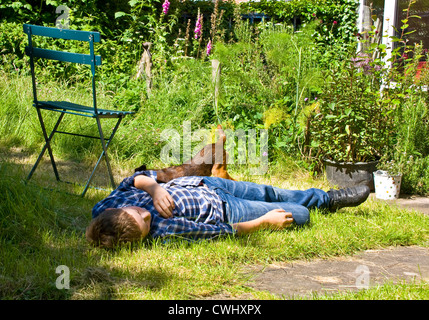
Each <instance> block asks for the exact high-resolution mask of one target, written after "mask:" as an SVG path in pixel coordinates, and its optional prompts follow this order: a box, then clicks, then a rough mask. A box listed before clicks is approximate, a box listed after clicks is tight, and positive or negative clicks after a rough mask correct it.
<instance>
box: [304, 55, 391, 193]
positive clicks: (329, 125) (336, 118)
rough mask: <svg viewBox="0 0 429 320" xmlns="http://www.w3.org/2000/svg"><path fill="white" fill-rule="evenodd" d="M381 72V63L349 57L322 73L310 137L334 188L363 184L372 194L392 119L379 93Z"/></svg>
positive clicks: (363, 56)
mask: <svg viewBox="0 0 429 320" xmlns="http://www.w3.org/2000/svg"><path fill="white" fill-rule="evenodd" d="M382 73H383V66H382V65H381V60H378V61H377V60H375V59H372V56H371V55H366V54H354V55H351V56H350V58H348V59H344V60H343V61H342V62H340V63H338V64H336V65H334V67H332V68H330V69H329V70H328V71H327V72H326V74H325V83H324V85H323V88H322V94H321V95H320V99H319V101H320V104H319V107H318V110H316V112H315V114H314V116H313V119H312V123H311V137H312V146H313V147H317V148H318V150H319V152H318V155H319V158H320V159H321V160H322V161H323V162H324V164H325V170H326V176H327V179H328V181H330V182H331V183H332V184H334V185H337V186H339V187H348V186H353V185H358V184H366V185H368V186H369V187H370V188H371V189H372V190H374V186H373V172H374V171H375V170H376V166H377V163H378V159H379V158H380V157H381V155H382V154H383V149H384V148H385V146H386V145H388V140H389V139H390V128H391V126H390V123H391V121H392V119H391V116H390V113H389V108H390V107H389V106H388V105H386V104H385V103H384V102H383V99H382V96H381V94H380V86H381V84H382V83H381V79H382Z"/></svg>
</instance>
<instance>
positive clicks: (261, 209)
mask: <svg viewBox="0 0 429 320" xmlns="http://www.w3.org/2000/svg"><path fill="white" fill-rule="evenodd" d="M204 183H205V184H206V185H207V187H209V188H210V189H212V190H214V191H215V192H216V193H217V194H218V195H219V196H220V197H221V199H222V200H223V201H224V203H225V215H226V218H227V220H228V221H227V222H228V223H231V224H232V223H237V222H245V221H250V220H254V219H256V218H258V217H260V216H263V215H264V214H266V213H267V212H268V211H271V210H273V209H283V210H285V211H287V212H291V213H292V217H293V219H294V222H295V223H296V224H298V225H302V224H305V223H307V222H309V221H310V212H309V209H311V208H327V207H328V206H329V196H328V194H327V193H326V192H325V191H323V190H321V189H315V188H312V189H308V190H304V191H301V190H286V189H281V188H277V187H272V186H269V185H263V184H257V183H253V182H246V181H233V180H227V179H222V178H217V177H204Z"/></svg>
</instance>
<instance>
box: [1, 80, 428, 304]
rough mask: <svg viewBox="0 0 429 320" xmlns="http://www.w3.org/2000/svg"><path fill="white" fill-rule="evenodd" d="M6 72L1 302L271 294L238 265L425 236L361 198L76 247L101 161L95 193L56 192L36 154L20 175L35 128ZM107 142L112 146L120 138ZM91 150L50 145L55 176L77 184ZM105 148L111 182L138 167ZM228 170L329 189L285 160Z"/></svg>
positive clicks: (417, 290) (420, 221) (393, 289)
mask: <svg viewBox="0 0 429 320" xmlns="http://www.w3.org/2000/svg"><path fill="white" fill-rule="evenodd" d="M5 81H8V82H3V84H4V85H2V86H0V90H1V92H0V93H1V96H0V102H1V105H2V109H1V110H0V111H1V119H2V120H1V121H2V125H3V126H2V129H1V130H2V131H1V132H2V136H1V139H0V177H1V179H0V247H1V250H0V297H1V298H2V299H18V300H23V299H30V300H31V299H65V300H66V299H156V300H161V299H206V298H213V297H224V296H232V297H238V298H240V297H245V298H247V299H279V297H277V296H274V295H272V294H270V293H267V292H264V291H257V290H255V289H252V288H250V287H249V286H247V285H246V283H247V281H248V280H249V274H248V273H246V272H245V270H246V269H247V267H250V266H254V265H255V264H259V265H267V264H270V263H276V262H288V261H294V260H296V259H308V260H311V259H314V258H321V257H322V258H329V257H335V256H347V255H351V254H353V253H356V252H359V251H362V250H366V249H379V248H383V247H389V246H409V245H419V246H426V247H427V246H428V245H429V232H428V231H429V219H428V217H427V216H424V215H422V214H417V213H413V212H409V211H407V210H401V209H399V208H396V207H392V206H389V205H386V204H384V203H380V202H377V201H374V200H369V201H367V202H366V203H365V204H363V205H361V206H360V207H358V208H351V209H344V210H341V211H340V212H338V213H332V214H326V213H325V212H322V211H317V210H314V211H312V215H311V223H310V224H309V225H306V226H304V227H301V228H291V229H287V230H283V231H278V232H273V231H261V232H258V233H255V234H252V235H249V236H246V237H225V238H220V239H217V240H215V241H200V242H185V241H181V240H173V241H170V242H162V241H159V240H145V241H142V242H141V243H138V244H135V245H132V246H124V247H121V248H117V249H116V250H112V251H107V250H103V249H96V248H92V247H90V246H89V245H88V244H87V242H86V240H85V237H84V232H85V228H86V226H87V225H88V223H89V221H90V219H91V209H92V207H93V206H94V205H95V203H97V202H98V201H99V200H101V199H103V198H104V197H105V196H107V194H108V193H109V190H108V181H107V179H106V178H107V177H106V175H105V174H104V172H103V171H102V170H103V169H104V168H100V169H99V171H98V175H97V180H96V181H95V183H96V184H97V185H98V186H101V187H103V188H106V190H97V189H90V190H89V191H88V193H87V195H86V196H85V198H80V197H78V196H75V195H71V194H70V193H67V192H72V193H75V194H78V193H79V191H78V190H79V188H78V187H76V186H73V185H68V184H62V183H55V182H54V181H55V180H54V177H53V173H52V169H51V168H50V164H49V161H47V160H46V161H43V162H42V163H41V166H40V168H38V170H37V171H36V174H35V176H34V177H33V179H32V180H31V182H30V183H25V177H26V175H27V174H28V172H29V170H30V168H31V165H32V163H34V161H35V157H36V155H37V152H38V150H40V145H41V140H40V139H39V138H37V136H36V132H37V123H36V121H37V120H36V117H35V114H34V112H33V111H34V110H32V109H31V91H30V89H29V86H28V78H27V79H22V80H18V79H10V78H6V77H5ZM57 88H58V85H57ZM76 90H77V91H76V92H74V93H72V94H80V95H82V99H86V98H87V96H85V94H86V95H87V93H85V92H84V91H80V89H76ZM68 98H72V97H71V96H68ZM106 99H107V98H106ZM102 100H103V99H102ZM106 103H107V102H106ZM13 108H16V110H17V111H16V112H14V111H13ZM70 125H72V126H73V125H74V126H77V125H76V124H74V123H70ZM131 125H133V124H131ZM116 142H118V144H119V145H120V144H121V136H119V137H118V141H116ZM59 143H60V144H61V141H60V142H59ZM76 144H77V145H79V142H76ZM112 147H113V146H112ZM92 148H93V147H92V146H88V148H85V147H82V146H81V150H82V152H81V153H79V152H78V153H69V152H67V151H68V150H65V149H61V148H60V152H59V154H58V155H57V157H56V158H57V161H58V163H59V164H60V165H59V167H60V174H61V173H64V177H65V179H66V180H67V179H68V178H75V179H76V180H80V181H84V179H83V178H85V177H86V176H85V175H86V173H85V172H86V171H85V170H86V169H85V170H84V168H89V163H90V162H93V160H94V159H93V158H94V155H93V149H92ZM85 150H86V151H85ZM115 150H116V149H114V148H113V149H112V154H113V168H114V172H115V174H116V180H117V182H119V181H120V180H121V179H122V178H124V177H125V176H127V175H129V174H130V173H131V172H132V169H133V168H134V167H135V166H136V164H139V161H141V156H134V157H130V158H129V159H125V160H124V159H122V158H120V157H119V156H117V154H115V152H117V150H116V151H115ZM89 171H90V170H89ZM231 173H232V175H233V176H234V177H236V178H237V179H239V180H250V181H254V182H258V183H267V184H272V185H275V186H278V187H283V188H291V189H292V188H295V189H304V188H308V187H319V188H322V189H325V190H326V189H327V188H328V185H327V184H326V181H324V180H315V179H313V178H311V177H310V176H309V174H308V173H307V172H306V171H305V170H303V169H301V168H299V167H298V166H297V165H296V164H295V163H294V162H292V161H290V160H288V159H287V158H285V159H282V160H278V161H277V162H276V163H273V164H272V165H271V167H270V169H269V172H268V173H267V174H266V175H264V176H251V175H250V174H249V173H248V172H247V171H246V169H245V168H243V167H239V166H236V167H233V168H232V172H231ZM60 265H65V266H67V267H68V268H69V270H70V289H62V290H61V289H57V287H56V281H57V278H58V277H59V276H60V274H58V273H56V268H57V267H58V266H60ZM428 291H429V290H428V284H427V283H424V282H422V283H412V284H405V283H403V284H389V283H388V284H386V285H384V286H381V287H375V288H370V289H368V290H364V291H360V292H357V293H347V294H340V293H339V294H335V295H330V296H318V295H314V296H312V297H310V298H311V299H427V298H428ZM296 298H297V299H299V298H300V297H296Z"/></svg>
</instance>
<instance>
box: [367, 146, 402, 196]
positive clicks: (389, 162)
mask: <svg viewBox="0 0 429 320" xmlns="http://www.w3.org/2000/svg"><path fill="white" fill-rule="evenodd" d="M398 154H399V153H394V155H393V157H394V158H391V157H389V156H383V157H382V158H381V159H380V161H379V163H378V165H377V169H378V170H377V171H375V172H374V186H375V196H376V198H377V199H383V200H394V199H397V198H399V194H400V192H401V182H402V173H403V171H404V167H405V160H404V159H405V158H406V157H407V156H406V153H405V152H403V153H401V154H400V155H401V156H398Z"/></svg>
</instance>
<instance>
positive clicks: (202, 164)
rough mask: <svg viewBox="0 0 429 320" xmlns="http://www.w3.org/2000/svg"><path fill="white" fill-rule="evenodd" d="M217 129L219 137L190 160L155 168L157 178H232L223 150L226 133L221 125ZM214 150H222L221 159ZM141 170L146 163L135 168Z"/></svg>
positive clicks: (144, 167)
mask: <svg viewBox="0 0 429 320" xmlns="http://www.w3.org/2000/svg"><path fill="white" fill-rule="evenodd" d="M217 129H218V132H219V139H218V141H216V143H211V144H208V145H206V146H205V147H204V148H202V149H201V150H200V152H198V153H197V154H196V155H195V156H194V157H193V158H192V159H191V160H188V161H186V162H184V163H183V164H182V165H179V166H172V167H168V168H164V169H159V170H155V171H156V173H157V180H158V181H159V182H168V181H170V180H172V179H175V178H179V177H185V176H205V177H209V176H213V177H219V178H224V179H230V180H234V179H233V178H231V176H230V175H229V174H228V171H227V159H228V154H227V152H226V151H225V141H226V135H225V133H224V131H223V130H222V126H221V125H218V126H217ZM216 150H217V151H218V153H219V151H220V150H222V158H221V159H220V157H221V155H219V154H218V155H216ZM216 156H217V157H216ZM142 170H146V165H142V166H140V167H138V168H136V169H135V172H137V171H142Z"/></svg>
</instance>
